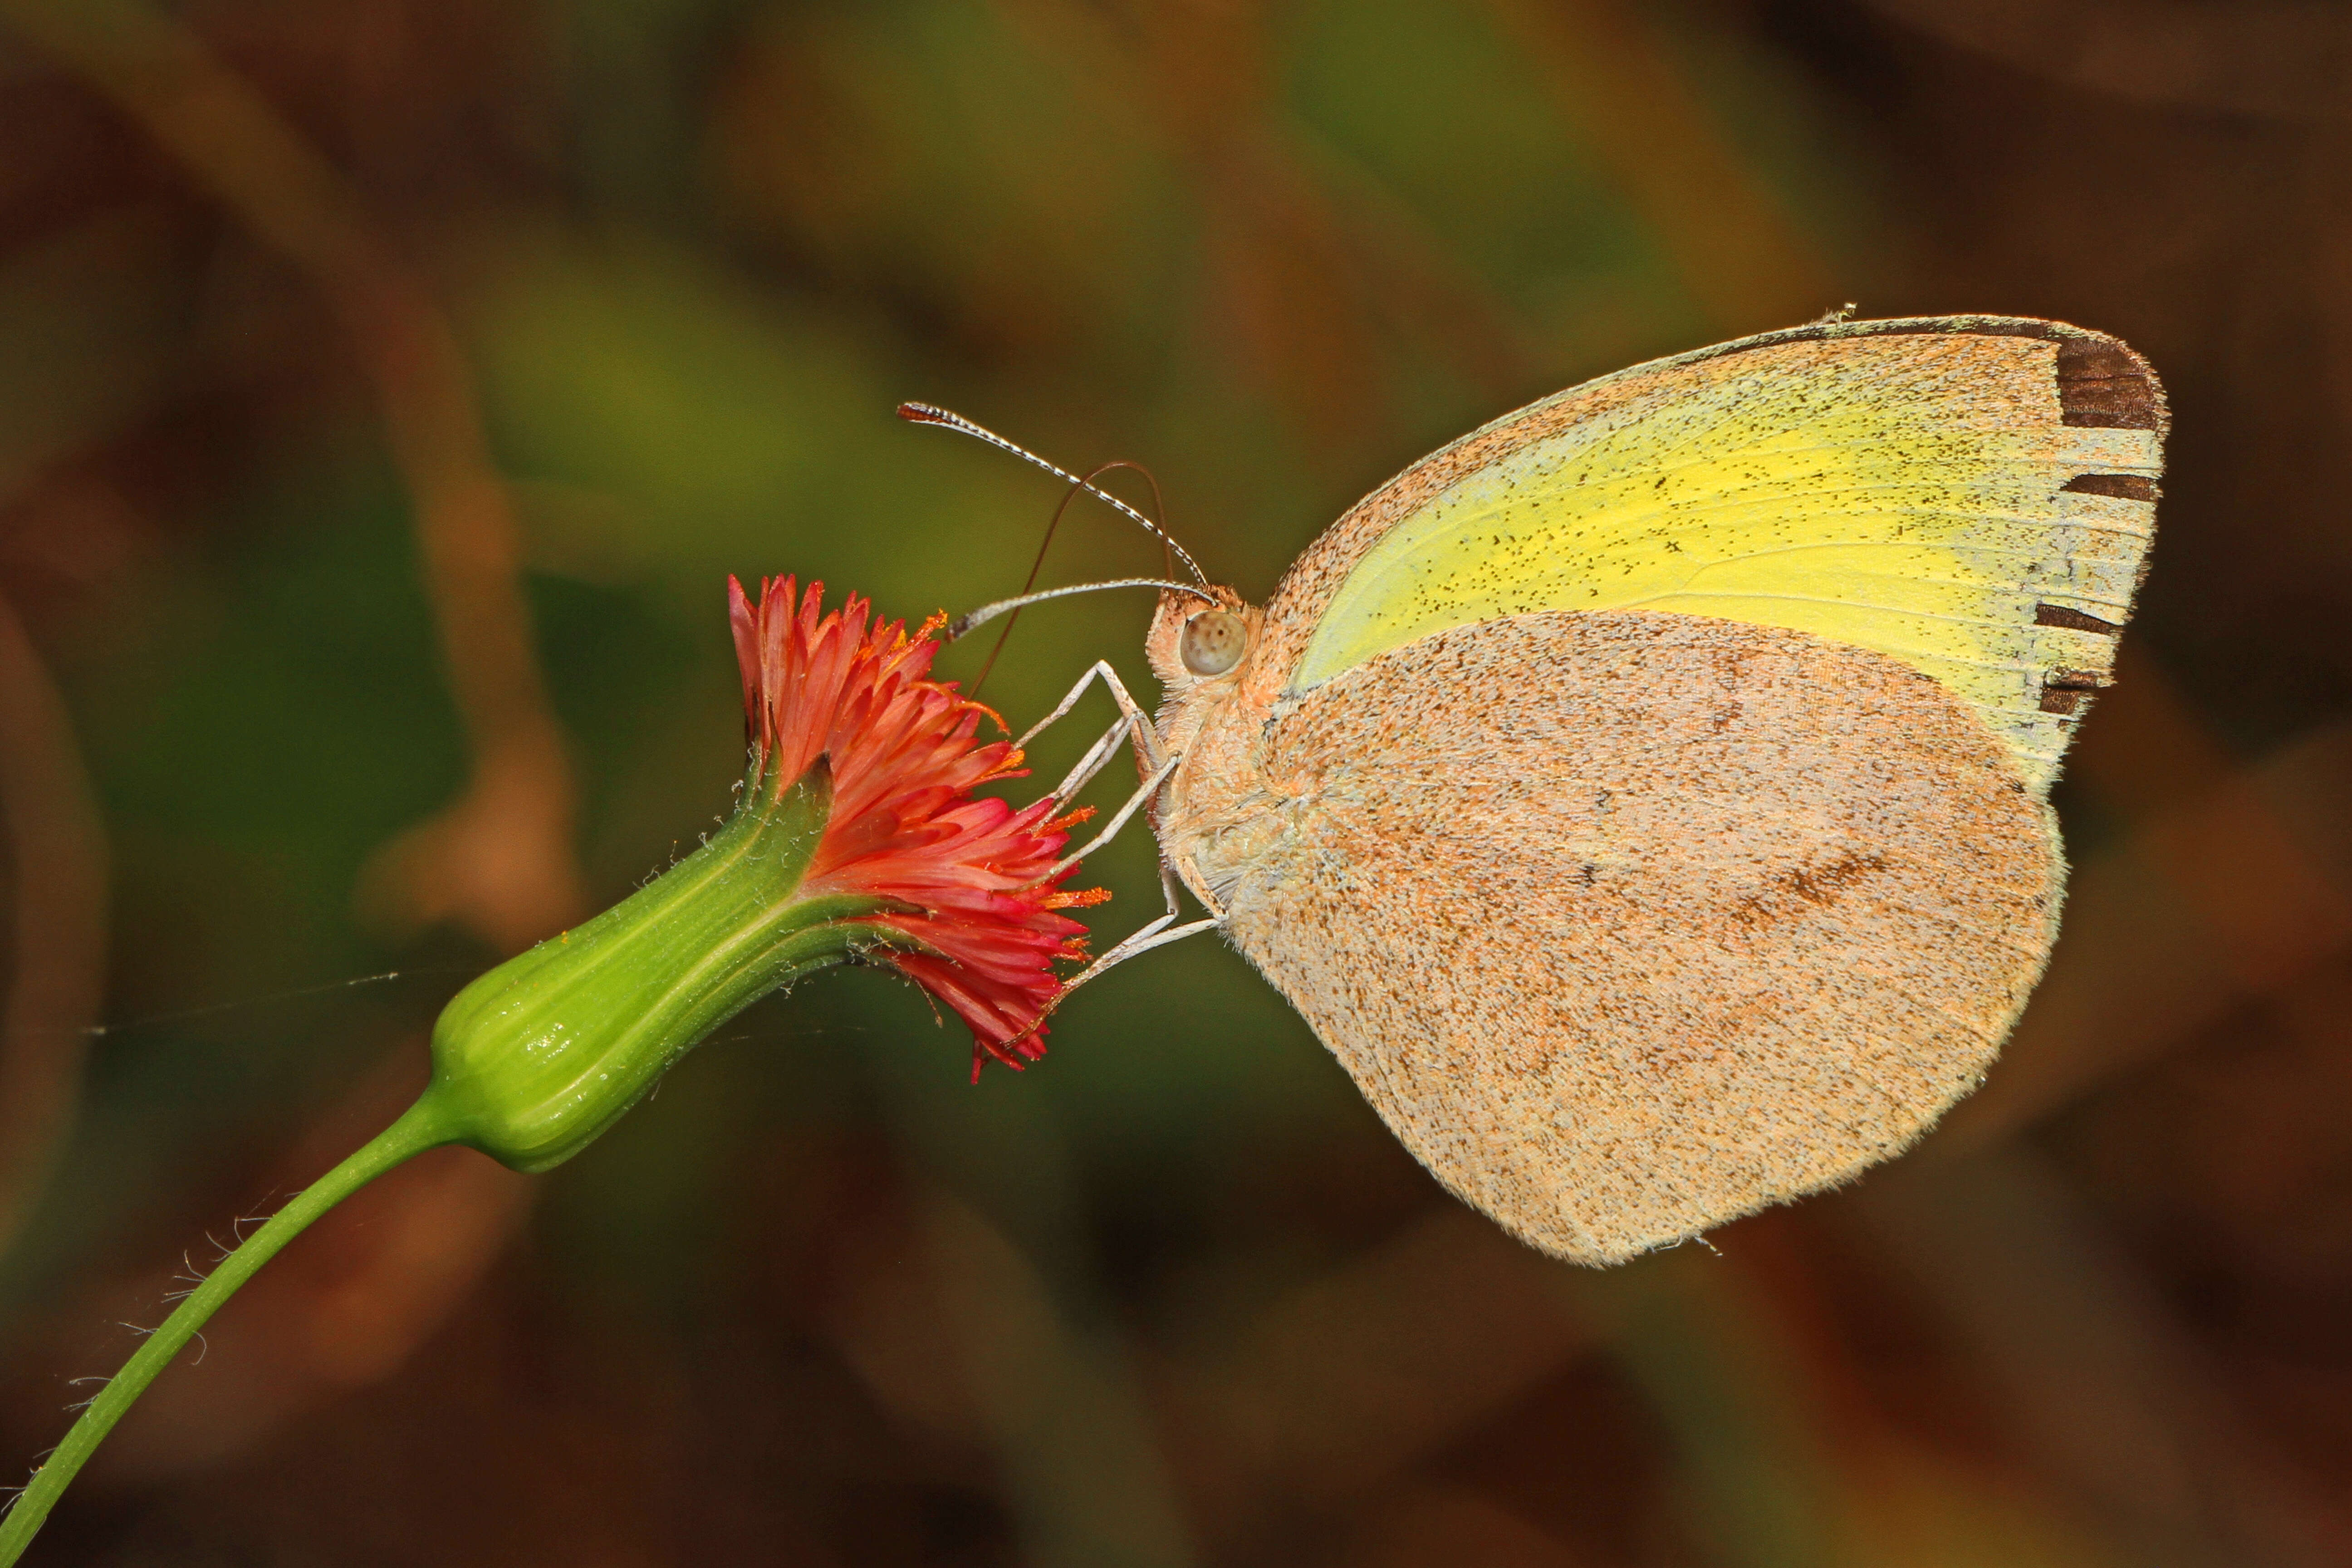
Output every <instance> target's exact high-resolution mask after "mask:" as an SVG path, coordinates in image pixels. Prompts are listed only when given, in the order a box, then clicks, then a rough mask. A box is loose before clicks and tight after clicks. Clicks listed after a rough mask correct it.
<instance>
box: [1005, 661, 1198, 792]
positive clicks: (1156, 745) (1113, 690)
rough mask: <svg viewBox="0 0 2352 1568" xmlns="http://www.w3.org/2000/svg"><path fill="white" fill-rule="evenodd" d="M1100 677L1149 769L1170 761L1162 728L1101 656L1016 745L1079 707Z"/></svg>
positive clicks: (1022, 735)
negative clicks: (1162, 735) (1161, 738)
mask: <svg viewBox="0 0 2352 1568" xmlns="http://www.w3.org/2000/svg"><path fill="white" fill-rule="evenodd" d="M1097 680H1099V681H1101V682H1102V683H1103V686H1104V687H1105V689H1108V691H1109V692H1110V700H1112V701H1113V702H1116V703H1117V704H1118V712H1119V718H1120V720H1121V721H1123V722H1124V723H1126V724H1127V725H1128V727H1129V733H1131V734H1132V735H1133V736H1134V737H1135V754H1136V755H1137V756H1138V757H1139V758H1140V759H1141V760H1142V763H1143V765H1144V766H1145V767H1146V768H1156V767H1158V766H1159V765H1160V763H1164V762H1166V761H1167V760H1168V759H1167V755H1166V753H1165V752H1162V751H1161V750H1160V730H1159V727H1158V726H1157V725H1155V724H1153V723H1152V721H1151V720H1150V716H1149V715H1147V714H1146V713H1145V712H1144V711H1143V710H1142V708H1141V707H1139V705H1138V704H1137V702H1136V700H1135V699H1134V698H1132V697H1130V696H1129V695H1128V694H1127V688H1126V687H1125V686H1123V685H1121V684H1120V682H1119V679H1118V671H1117V670H1115V669H1113V668H1111V667H1110V664H1109V661H1108V660H1106V659H1099V658H1098V659H1097V660H1095V662H1094V666H1093V668H1089V669H1088V670H1087V672H1086V673H1085V674H1084V675H1082V676H1080V677H1078V683H1077V684H1076V686H1073V687H1071V688H1070V692H1069V695H1068V696H1066V697H1065V698H1063V699H1062V700H1061V701H1060V703H1058V704H1057V705H1056V706H1055V709H1054V710H1053V711H1052V712H1051V713H1048V714H1046V715H1045V717H1044V718H1043V719H1040V720H1038V721H1036V722H1035V723H1034V724H1032V725H1030V726H1029V728H1028V729H1026V730H1024V731H1022V734H1021V738H1020V739H1019V740H1017V741H1015V742H1013V744H1014V745H1015V746H1026V745H1027V744H1028V743H1029V742H1032V741H1034V740H1035V739H1036V738H1037V737H1038V736H1039V735H1041V734H1043V733H1045V729H1046V727H1047V726H1048V725H1051V724H1053V723H1055V721H1058V720H1060V719H1062V718H1063V717H1065V716H1066V715H1067V714H1068V712H1069V711H1070V710H1071V709H1073V708H1076V706H1077V705H1078V699H1079V698H1081V697H1084V696H1085V695H1086V694H1087V688H1088V687H1089V686H1092V685H1093V684H1094V683H1095V682H1096V681H1097Z"/></svg>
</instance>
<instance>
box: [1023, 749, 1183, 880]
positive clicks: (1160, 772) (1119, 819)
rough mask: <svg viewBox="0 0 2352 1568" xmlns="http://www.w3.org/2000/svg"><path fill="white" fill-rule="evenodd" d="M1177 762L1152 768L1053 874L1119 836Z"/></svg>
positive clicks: (1062, 861) (1070, 865)
mask: <svg viewBox="0 0 2352 1568" xmlns="http://www.w3.org/2000/svg"><path fill="white" fill-rule="evenodd" d="M1119 722H1120V723H1122V724H1124V723H1126V722H1127V721H1126V720H1124V719H1122V720H1120V721H1119ZM1112 733H1114V734H1115V733H1117V731H1116V730H1114V731H1112ZM1103 738H1104V739H1105V740H1108V739H1109V738H1110V737H1109V736H1108V735H1106V736H1105V737H1103ZM1177 762H1178V759H1177V758H1175V757H1171V758H1169V759H1168V760H1167V761H1166V762H1164V763H1160V765H1159V766H1158V767H1156V768H1154V769H1152V770H1151V772H1150V773H1148V774H1146V775H1145V777H1144V780H1143V783H1142V784H1139V785H1137V786H1136V791H1135V793H1134V794H1133V795H1129V796H1128V797H1127V804H1126V805H1122V806H1120V807H1119V808H1118V813H1117V814H1116V815H1115V816H1112V817H1111V819H1110V821H1108V823H1106V824H1104V825H1103V830H1102V831H1101V832H1100V833H1097V834H1096V835H1095V836H1094V837H1092V838H1089V839H1087V845H1086V847H1085V848H1083V849H1079V850H1076V851H1074V852H1073V853H1071V854H1068V855H1066V856H1064V857H1063V858H1062V859H1061V862H1060V863H1059V864H1058V865H1056V866H1055V868H1054V872H1053V874H1054V875H1056V876H1058V875H1060V874H1061V873H1062V872H1064V871H1066V870H1068V869H1069V868H1071V867H1073V866H1075V865H1076V864H1077V863H1078V862H1079V861H1081V860H1083V859H1085V858H1087V856H1089V855H1091V854H1093V853H1094V852H1095V851H1096V850H1097V849H1099V848H1101V847H1103V846H1104V845H1106V844H1108V843H1109V842H1110V841H1111V840H1112V839H1114V838H1116V837H1118V830H1119V829H1120V828H1122V827H1125V826H1127V824H1128V819H1129V818H1130V817H1132V816H1134V815H1135V814H1136V813H1137V812H1139V811H1140V810H1142V809H1143V805H1144V803H1145V802H1146V801H1148V800H1150V798H1151V797H1152V796H1153V795H1156V794H1157V793H1159V789H1160V785H1161V784H1166V783H1167V782H1168V775H1169V774H1170V773H1174V772H1175V771H1176V763H1177Z"/></svg>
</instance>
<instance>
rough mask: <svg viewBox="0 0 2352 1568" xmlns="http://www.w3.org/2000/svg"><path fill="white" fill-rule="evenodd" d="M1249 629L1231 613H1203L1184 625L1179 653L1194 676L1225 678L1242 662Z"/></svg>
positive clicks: (1218, 611)
mask: <svg viewBox="0 0 2352 1568" xmlns="http://www.w3.org/2000/svg"><path fill="white" fill-rule="evenodd" d="M1176 647H1177V652H1178V653H1179V654H1180V655H1181V657H1182V658H1183V660H1184V668H1187V669H1189V670H1191V671H1192V673H1193V674H1195V675H1223V674H1224V673H1225V671H1227V670H1229V669H1231V668H1233V667H1234V666H1235V665H1237V664H1239V663H1240V662H1241V661H1242V654H1243V652H1244V650H1246V649H1247V648H1248V647H1249V626H1248V624H1247V623H1246V622H1244V620H1243V619H1242V618H1241V617H1240V616H1237V615H1234V613H1233V612H1232V611H1231V610H1203V611H1202V612H1201V613H1200V614H1199V615H1197V616H1193V617H1192V619H1191V620H1189V621H1186V622H1185V623H1184V635H1183V636H1182V637H1180V638H1179V639H1178V640H1177V645H1176Z"/></svg>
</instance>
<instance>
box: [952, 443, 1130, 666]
mask: <svg viewBox="0 0 2352 1568" xmlns="http://www.w3.org/2000/svg"><path fill="white" fill-rule="evenodd" d="M1113 468H1133V469H1134V470H1135V471H1136V472H1137V473H1139V474H1141V475H1142V476H1143V478H1144V479H1145V481H1146V482H1147V483H1149V484H1150V486H1151V500H1152V507H1151V510H1153V511H1154V512H1155V513H1157V514H1158V515H1159V516H1161V517H1166V516H1167V515H1168V509H1167V506H1166V505H1165V503H1164V502H1163V501H1162V500H1161V499H1160V481H1159V479H1156V478H1154V477H1153V475H1152V472H1151V470H1150V468H1145V467H1144V466H1143V465H1142V464H1141V463H1130V462H1129V461H1127V460H1126V459H1125V458H1114V459H1112V460H1111V461H1110V462H1108V463H1105V464H1104V465H1103V466H1102V467H1100V468H1097V469H1095V470H1094V471H1093V472H1092V473H1090V474H1088V475H1087V477H1086V478H1085V479H1082V480H1080V481H1079V482H1078V483H1077V484H1075V485H1072V486H1071V487H1070V488H1069V489H1066V490H1064V491H1063V492H1062V501H1061V504H1060V505H1059V506H1056V507H1055V509H1054V515H1053V518H1052V519H1051V521H1048V522H1047V523H1046V524H1045V538H1043V539H1041V540H1039V541H1038V542H1037V558H1036V559H1035V560H1034V561H1032V562H1031V563H1029V575H1028V576H1026V577H1024V578H1023V579H1022V581H1021V592H1022V593H1024V594H1026V593H1028V592H1029V590H1030V589H1032V588H1034V587H1035V586H1036V585H1037V574H1038V573H1039V572H1041V571H1043V570H1045V552H1046V551H1048V550H1050V549H1052V548H1053V546H1054V531H1055V529H1057V528H1059V527H1061V526H1062V514H1063V513H1064V512H1066V511H1068V510H1070V502H1071V501H1073V500H1076V499H1077V495H1078V491H1079V490H1080V489H1085V488H1087V487H1090V486H1092V485H1093V483H1094V481H1095V480H1097V479H1100V478H1102V477H1103V476H1104V475H1105V474H1107V473H1108V472H1110V471H1111V470H1112V469H1113ZM1167 543H1168V540H1167V536H1166V535H1165V534H1162V535H1161V536H1160V546H1161V548H1162V549H1163V550H1165V549H1166V547H1167ZM1167 561H1168V564H1167V571H1168V572H1169V573H1170V574H1171V575H1172V574H1174V573H1175V570H1176V558H1175V556H1173V555H1172V554H1171V555H1169V556H1168V558H1167ZM1020 618H1021V612H1020V611H1018V610H1015V611H1013V613H1012V615H1011V616H1009V617H1008V618H1007V619H1006V621H1005V623H1004V629H1003V631H1001V632H999V633H997V634H996V645H995V646H994V647H992V648H990V649H989V650H988V658H985V659H983V660H982V662H981V666H980V674H979V676H978V677H977V678H975V679H973V681H972V683H971V695H972V696H974V697H978V696H979V695H980V689H981V688H982V686H985V685H986V684H988V672H989V671H990V670H992V669H994V668H996V656H997V655H998V654H1001V653H1003V651H1004V639H1005V638H1007V637H1011V636H1012V635H1013V623H1014V622H1016V621H1018V620H1020Z"/></svg>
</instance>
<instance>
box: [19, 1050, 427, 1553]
mask: <svg viewBox="0 0 2352 1568" xmlns="http://www.w3.org/2000/svg"><path fill="white" fill-rule="evenodd" d="M447 1142H452V1135H451V1133H450V1131H449V1130H448V1128H447V1124H446V1115H445V1114H444V1112H443V1111H442V1110H441V1109H440V1107H439V1105H438V1104H437V1103H436V1101H435V1100H434V1097H432V1096H429V1095H428V1096H426V1097H425V1099H424V1100H418V1101H417V1102H416V1103H415V1105H413V1106H411V1107H409V1109H408V1110H406V1111H405V1112H404V1113H403V1115H402V1116H401V1118H400V1120H399V1121H394V1123H393V1124H392V1125H391V1126H389V1127H387V1128H385V1129H384V1130H383V1131H382V1132H379V1133H377V1134H376V1135H375V1137H374V1138H373V1139H371V1140H369V1141H368V1142H367V1143H365V1144H364V1145H362V1147H361V1148H360V1150H359V1151H358V1152H356V1153H354V1154H352V1157H351V1158H349V1159H348V1160H345V1161H344V1162H343V1163H341V1164H340V1165H338V1166H336V1167H335V1168H334V1169H333V1170H331V1171H330V1172H328V1173H326V1174H325V1175H323V1176H321V1177H320V1178H319V1180H318V1181H316V1182H315V1183H313V1184H311V1185H310V1187H309V1188H308V1189H306V1190H305V1191H303V1192H300V1193H298V1194H295V1196H294V1197H293V1199H292V1200H291V1201H290V1202H289V1203H288V1204H287V1205H286V1206H285V1207H284V1208H282V1209H279V1210H278V1212H277V1213H276V1214H274V1215H270V1216H269V1220H268V1223H267V1224H266V1225H264V1226H262V1227H261V1228H260V1229H259V1230H257V1231H255V1232H254V1233H253V1234H252V1235H251V1236H248V1237H246V1238H245V1240H244V1241H243V1242H241V1243H239V1244H238V1246H237V1248H236V1251H234V1252H232V1253H230V1254H229V1255H228V1256H227V1257H226V1258H222V1259H221V1260H220V1265H219V1267H218V1268H215V1269H214V1270H213V1271H212V1274H211V1277H210V1278H208V1279H205V1282H204V1283H203V1284H201V1285H199V1286H197V1287H196V1288H195V1289H194V1290H192V1291H190V1292H189V1293H188V1295H187V1298H186V1299H185V1300H183V1301H182V1302H181V1303H180V1304H179V1305H178V1306H177V1307H175V1308H173V1310H172V1315H171V1316H170V1317H168V1318H166V1319H164V1320H163V1326H162V1327H161V1328H159V1329H157V1330H156V1331H154V1332H153V1333H152V1334H150V1335H148V1336H147V1342H146V1343H144V1344H142V1345H141V1346H140V1347H139V1352H138V1353H137V1354H136V1355H134V1356H132V1357H131V1360H130V1362H129V1363H127V1364H125V1365H124V1367H123V1369H122V1370H121V1372H119V1373H116V1374H115V1375H114V1379H113V1381H112V1382H110V1383H109V1384H107V1385H106V1387H105V1389H104V1390H103V1391H102V1392H101V1393H100V1394H99V1396H98V1397H97V1398H96V1399H93V1400H91V1401H90V1402H89V1406H88V1407H87V1408H85V1409H84V1410H83V1411H82V1413H81V1418H80V1419H79V1420H78V1421H76V1422H75V1423H74V1424H73V1426H72V1428H71V1430H69V1431H68V1432H67V1433H66V1436H65V1441H64V1442H62V1443H59V1444H58V1446H57V1447H56V1449H55V1450H54V1451H53V1452H52V1453H51V1454H50V1455H49V1457H48V1459H47V1462H46V1463H44V1464H43V1465H42V1466H41V1468H39V1469H37V1470H36V1471H34V1472H33V1479H32V1481H31V1482H30V1484H28V1485H27V1486H26V1488H25V1489H24V1492H23V1493H22V1494H21V1495H20V1496H19V1497H18V1498H17V1499H16V1506H15V1507H14V1508H12V1509H11V1510H9V1511H8V1514H7V1517H6V1518H5V1519H0V1568H9V1565H10V1564H12V1563H15V1562H16V1559H17V1558H19V1557H21V1556H23V1555H24V1552H25V1548H26V1546H28V1545H30V1544H31V1543H32V1540H33V1537H34V1536H35V1535H36V1534H37V1533H38V1531H40V1528H41V1521H44V1520H46V1519H47V1518H48V1516H49V1510H50V1509H52V1508H54V1507H55V1506H57V1500H58V1496H59V1495H60V1494H61V1493H63V1492H64V1490H65V1489H66V1485H67V1483H68V1482H69V1481H71V1480H72V1479H74V1475H75V1472H77V1471H79V1469H80V1468H82V1466H83V1465H84V1464H85V1463H87V1462H88V1461H89V1457H90V1455H91V1453H92V1452H93V1451H95V1450H96V1448H97V1447H98V1445H99V1444H100V1441H102V1440H103V1439H104V1438H105V1436H106V1435H107V1433H108V1432H109V1431H110V1430H112V1429H113V1426H114V1424H115V1423H116V1422H117V1421H120V1420H121V1419H122V1413H123V1412H124V1411H126V1410H128V1409H130V1408H131V1404H132V1402H133V1401H135V1400H136V1399H138V1397H139V1395H140V1394H142V1393H143V1392H144V1391H145V1390H146V1387H147V1385H148V1384H151V1383H152V1382H154V1381H155V1376H156V1374H157V1373H160V1372H162V1371H163V1369H164V1368H165V1367H166V1366H168V1365H170V1364H171V1363H172V1359H173V1357H174V1356H176V1355H178V1354H179V1353H180V1351H181V1348H182V1347H183V1346H184V1345H185V1344H186V1343H187V1342H188V1341H189V1340H191V1339H193V1338H194V1336H195V1332H196V1331H197V1330H198V1329H201V1328H203V1327H204V1325H205V1320H207V1319H209V1318H210V1317H211V1316H212V1315H213V1313H214V1312H215V1311H216V1310H219V1308H220V1305H221V1303H222V1302H224V1301H226V1300H228V1299H229V1298H230V1297H231V1296H234V1295H235V1294H236V1290H237V1287H239V1286H240V1285H243V1284H244V1283H245V1282H246V1281H247V1279H252V1278H253V1275H254V1272H255V1270H257V1269H258V1268H260V1267H261V1266H262V1265H263V1264H265V1263H267V1262H268V1261H269V1260H270V1259H271V1258H274V1257H276V1256H277V1254H278V1248H280V1247H284V1246H285V1245H286V1244H287V1243H288V1242H289V1241H291V1240H293V1239H294V1238H295V1237H297V1236H299V1235H300V1234H301V1233H302V1232H303V1231H304V1230H306V1229H308V1228H309V1226H310V1222H311V1221H312V1220H315V1219H317V1218H318V1217H319V1216H320V1215H322V1214H325V1213H326V1212H327V1211H328V1210H329V1209H331V1208H333V1207H334V1206H335V1205H337V1204H339V1203H341V1202H342V1201H343V1200H344V1199H345V1198H347V1197H349V1196H351V1195H352V1194H353V1193H355V1192H357V1191H359V1190H360V1189H361V1188H362V1187H363V1186H366V1185H367V1184H369V1183H370V1182H373V1181H374V1180H375V1179H376V1178H377V1177H378V1176H381V1175H383V1173H385V1172H386V1171H389V1170H391V1169H392V1168H393V1167H394V1165H398V1164H400V1163H403V1162H404V1161H406V1160H408V1159H410V1158H412V1157H414V1156H415V1155H418V1154H422V1153H423V1152H425V1150H427V1149H433V1148H438V1147H439V1146H440V1145H442V1144H444V1143H447Z"/></svg>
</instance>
